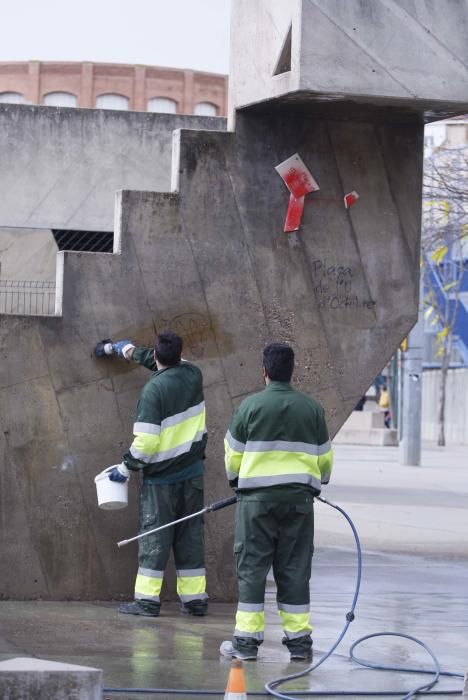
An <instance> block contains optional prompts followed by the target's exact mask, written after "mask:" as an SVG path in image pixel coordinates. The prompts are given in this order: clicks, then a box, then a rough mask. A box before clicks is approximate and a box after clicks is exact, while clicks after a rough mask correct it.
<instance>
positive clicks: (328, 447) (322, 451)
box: [319, 440, 332, 455]
mask: <svg viewBox="0 0 468 700" xmlns="http://www.w3.org/2000/svg"><path fill="white" fill-rule="evenodd" d="M331 448H332V446H331V442H330V440H327V441H326V442H324V443H323V444H322V445H319V455H325V454H327V452H330V450H331Z"/></svg>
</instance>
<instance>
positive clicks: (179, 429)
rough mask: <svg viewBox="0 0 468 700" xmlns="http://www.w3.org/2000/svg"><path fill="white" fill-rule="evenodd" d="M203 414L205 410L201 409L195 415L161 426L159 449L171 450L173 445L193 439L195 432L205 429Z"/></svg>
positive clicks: (161, 450) (176, 445) (162, 450)
mask: <svg viewBox="0 0 468 700" xmlns="http://www.w3.org/2000/svg"><path fill="white" fill-rule="evenodd" d="M205 415H206V412H205V409H203V410H202V411H201V413H199V414H198V415H197V416H191V417H190V418H186V420H183V421H181V422H180V423H177V424H176V425H171V426H170V427H169V428H163V429H162V430H161V434H160V436H159V438H160V446H159V451H160V452H166V450H173V449H174V448H175V447H178V446H179V445H182V444H183V443H185V442H190V441H191V440H193V439H194V438H195V436H196V435H197V433H199V432H201V431H203V430H204V429H205Z"/></svg>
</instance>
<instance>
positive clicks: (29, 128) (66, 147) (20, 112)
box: [0, 104, 225, 231]
mask: <svg viewBox="0 0 468 700" xmlns="http://www.w3.org/2000/svg"><path fill="white" fill-rule="evenodd" d="M182 127H183V128H186V129H221V130H222V129H224V128H225V120H224V119H220V118H217V117H195V116H183V115H177V114H147V113H143V112H118V111H111V110H92V109H66V108H57V107H27V106H23V105H6V104H0V163H1V167H0V226H10V227H13V226H22V227H33V228H63V229H66V228H69V229H89V230H97V231H112V229H113V226H114V197H115V192H116V190H118V189H121V188H122V187H125V188H127V189H151V190H159V191H163V192H164V191H167V190H169V189H170V180H171V145H172V132H173V130H174V129H179V128H182Z"/></svg>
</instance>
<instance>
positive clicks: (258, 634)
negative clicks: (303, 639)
mask: <svg viewBox="0 0 468 700" xmlns="http://www.w3.org/2000/svg"><path fill="white" fill-rule="evenodd" d="M301 636H302V635H301ZM234 637H250V638H251V639H257V640H258V641H259V642H261V641H263V632H245V631H244V630H240V629H237V627H236V629H235V630H234Z"/></svg>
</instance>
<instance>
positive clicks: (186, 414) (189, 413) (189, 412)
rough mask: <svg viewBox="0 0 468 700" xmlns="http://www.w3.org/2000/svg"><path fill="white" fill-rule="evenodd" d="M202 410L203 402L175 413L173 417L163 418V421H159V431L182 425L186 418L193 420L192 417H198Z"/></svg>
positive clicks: (203, 407)
mask: <svg viewBox="0 0 468 700" xmlns="http://www.w3.org/2000/svg"><path fill="white" fill-rule="evenodd" d="M204 410H205V402H204V401H201V402H200V403H197V405H196V406H190V408H187V409H186V410H185V411H182V412H181V413H176V414H175V415H174V416H169V417H168V418H164V420H163V421H161V429H162V430H164V428H170V427H171V425H177V424H178V423H182V422H183V421H184V420H186V419H187V418H193V416H198V415H199V414H200V413H203V411H204Z"/></svg>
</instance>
